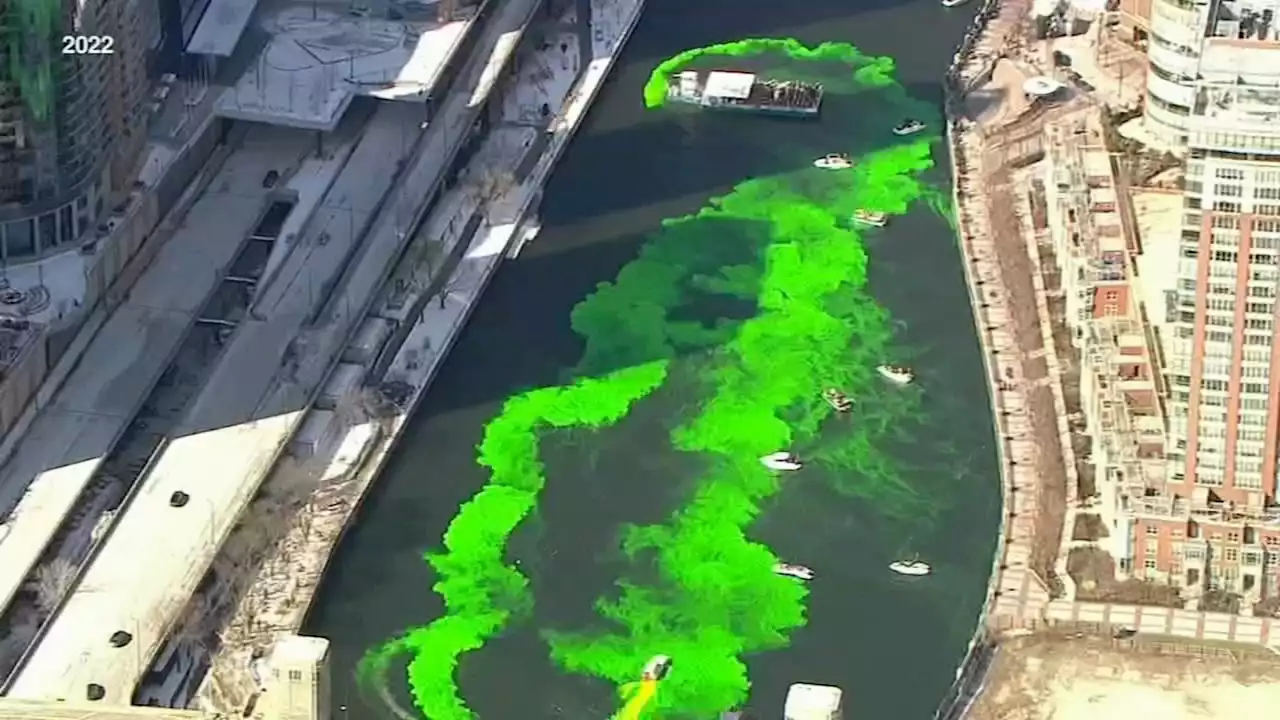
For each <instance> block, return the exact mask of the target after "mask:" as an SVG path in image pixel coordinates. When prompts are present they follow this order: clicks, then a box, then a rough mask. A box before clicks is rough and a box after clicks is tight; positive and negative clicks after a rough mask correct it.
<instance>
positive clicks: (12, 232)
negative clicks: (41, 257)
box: [5, 218, 36, 260]
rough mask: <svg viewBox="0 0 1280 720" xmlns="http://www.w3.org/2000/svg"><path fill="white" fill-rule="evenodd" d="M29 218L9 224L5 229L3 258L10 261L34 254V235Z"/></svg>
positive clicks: (31, 221)
mask: <svg viewBox="0 0 1280 720" xmlns="http://www.w3.org/2000/svg"><path fill="white" fill-rule="evenodd" d="M33 223H34V221H33V220H32V219H31V218H26V219H24V220H18V221H16V222H11V223H9V224H8V225H7V226H6V227H5V230H6V238H5V246H6V247H5V253H6V254H5V257H7V258H9V259H10V260H12V259H14V258H19V257H25V256H27V255H34V254H35V253H36V233H35V230H34V229H33V228H32V227H31V226H32V224H33Z"/></svg>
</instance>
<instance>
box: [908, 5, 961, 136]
mask: <svg viewBox="0 0 1280 720" xmlns="http://www.w3.org/2000/svg"><path fill="white" fill-rule="evenodd" d="M961 1H962V2H963V0H961ZM926 127H928V126H927V125H925V124H924V123H922V122H920V121H919V120H913V119H911V118H908V119H906V120H903V121H902V122H900V123H898V126H897V127H895V128H894V129H893V134H894V135H915V134H916V133H918V132H920V131H921V130H923V129H925V128H926Z"/></svg>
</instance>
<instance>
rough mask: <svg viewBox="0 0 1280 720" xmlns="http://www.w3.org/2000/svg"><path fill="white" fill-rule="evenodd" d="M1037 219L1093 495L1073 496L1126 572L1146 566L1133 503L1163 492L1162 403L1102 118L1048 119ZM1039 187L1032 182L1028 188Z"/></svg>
mask: <svg viewBox="0 0 1280 720" xmlns="http://www.w3.org/2000/svg"><path fill="white" fill-rule="evenodd" d="M1045 144H1046V153H1045V155H1046V160H1047V163H1046V174H1045V177H1044V179H1043V181H1039V180H1037V181H1036V182H1037V183H1042V186H1043V192H1044V198H1045V206H1046V208H1045V217H1044V219H1043V222H1042V223H1040V224H1042V225H1043V226H1044V230H1043V232H1045V233H1046V234H1047V235H1048V236H1049V239H1050V241H1051V245H1052V247H1053V259H1054V261H1055V262H1056V264H1057V269H1058V272H1059V276H1060V277H1061V293H1062V299H1063V305H1064V309H1065V320H1066V323H1067V326H1068V327H1069V329H1070V331H1071V343H1072V349H1073V350H1074V351H1075V353H1076V355H1075V357H1074V358H1071V359H1070V361H1069V363H1068V365H1069V366H1071V367H1076V368H1078V369H1079V370H1078V375H1079V379H1078V388H1079V399H1080V408H1079V410H1078V411H1077V412H1078V414H1079V418H1078V419H1079V420H1081V421H1083V422H1082V424H1083V427H1084V432H1085V433H1086V434H1087V436H1088V438H1089V449H1088V452H1087V456H1086V457H1085V458H1083V463H1082V465H1081V466H1080V467H1079V468H1078V470H1079V475H1080V481H1081V484H1082V485H1089V486H1092V487H1093V488H1094V495H1093V497H1091V498H1088V499H1086V500H1085V501H1083V502H1082V506H1083V509H1085V510H1086V511H1087V512H1090V513H1096V514H1097V516H1098V517H1099V518H1100V519H1101V520H1102V522H1103V524H1104V527H1105V528H1106V531H1107V533H1106V537H1105V538H1100V539H1099V542H1100V543H1101V544H1103V546H1104V548H1105V549H1106V550H1107V551H1108V552H1109V553H1110V554H1111V556H1112V557H1113V558H1115V559H1116V561H1117V566H1118V568H1119V570H1120V571H1121V572H1122V573H1125V574H1139V575H1140V574H1142V573H1143V572H1144V571H1146V570H1148V569H1150V570H1152V571H1154V570H1155V567H1154V565H1153V564H1152V563H1151V562H1149V561H1147V560H1146V558H1145V556H1143V555H1142V553H1143V552H1145V550H1142V549H1138V548H1135V543H1134V537H1135V536H1134V509H1135V506H1137V505H1139V504H1140V503H1141V501H1142V500H1144V499H1145V498H1147V497H1150V496H1151V495H1152V494H1154V493H1160V492H1162V491H1163V488H1164V486H1165V481H1166V477H1167V476H1166V471H1167V463H1166V460H1165V445H1166V436H1165V432H1166V431H1165V428H1166V422H1165V408H1164V404H1163V402H1162V400H1163V395H1164V390H1163V387H1162V382H1161V377H1160V372H1159V365H1158V363H1157V362H1156V359H1155V357H1156V353H1155V352H1154V350H1155V345H1156V343H1155V338H1154V336H1153V335H1151V334H1150V333H1149V332H1148V331H1147V328H1148V325H1147V324H1146V323H1145V322H1144V321H1143V317H1142V311H1141V307H1140V306H1141V303H1140V301H1139V300H1138V296H1139V291H1138V287H1137V275H1136V272H1135V247H1134V246H1133V245H1132V244H1131V243H1130V238H1129V237H1128V235H1127V234H1126V230H1125V227H1124V222H1123V217H1122V213H1121V207H1120V204H1119V197H1118V193H1117V181H1116V172H1115V168H1114V167H1113V165H1112V158H1111V153H1110V151H1108V149H1107V147H1106V143H1105V140H1104V139H1103V130H1102V125H1101V118H1100V116H1098V115H1096V114H1089V115H1087V116H1085V117H1083V118H1080V119H1078V120H1077V121H1076V122H1075V123H1073V124H1070V125H1065V126H1064V125H1051V126H1050V127H1049V128H1048V129H1047V137H1046V142H1045ZM1036 190H1039V188H1036Z"/></svg>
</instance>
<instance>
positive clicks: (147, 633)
mask: <svg viewBox="0 0 1280 720" xmlns="http://www.w3.org/2000/svg"><path fill="white" fill-rule="evenodd" d="M536 7H537V5H536V4H535V2H534V1H533V0H517V1H515V2H506V3H503V4H502V5H501V6H500V7H499V8H498V10H497V11H496V12H495V13H494V17H493V18H492V20H491V21H490V22H489V23H488V24H487V25H486V27H485V28H484V34H483V37H482V39H481V40H480V41H479V43H478V47H477V51H476V55H475V56H474V57H473V58H472V60H471V61H469V63H468V66H467V69H465V70H464V71H463V73H462V78H460V79H459V81H458V82H457V84H456V85H454V86H453V87H452V88H451V90H450V92H449V93H448V95H447V96H446V98H445V100H444V102H443V103H442V106H441V109H440V113H439V116H438V117H437V119H436V121H435V122H433V123H431V124H429V125H428V126H427V127H426V131H425V133H423V132H422V126H421V123H420V115H419V113H418V108H416V107H415V106H413V105H410V104H405V103H381V104H378V106H377V108H376V110H375V113H374V116H373V118H372V119H371V120H370V121H369V127H368V128H367V129H366V131H365V133H364V135H363V136H362V139H361V141H360V143H359V145H357V147H356V148H355V150H354V151H353V153H352V155H351V158H350V159H349V160H348V161H347V164H346V166H345V167H344V168H343V170H342V172H341V174H340V175H339V177H338V178H337V179H336V180H335V182H334V184H333V186H332V187H331V188H330V190H329V192H328V193H327V194H326V197H325V200H324V201H323V202H322V203H321V207H320V208H319V209H318V210H317V211H316V213H315V215H314V216H313V217H312V219H311V222H310V223H308V224H307V226H306V227H305V229H304V230H303V234H302V236H300V237H299V238H298V239H297V241H296V244H295V250H294V251H293V252H291V253H289V255H288V256H287V257H286V258H285V259H284V262H283V264H282V267H281V270H280V271H279V272H277V273H276V276H275V277H276V280H274V281H272V282H269V283H268V284H267V285H266V286H265V287H262V288H260V289H259V296H258V297H257V298H256V299H255V302H254V306H253V307H254V313H253V314H252V315H250V316H249V317H248V318H246V319H245V320H244V321H242V323H241V324H240V326H239V328H238V330H237V331H236V333H235V334H234V335H233V336H232V338H231V339H230V341H229V342H228V343H227V345H226V346H225V348H224V349H223V350H222V354H221V355H220V357H219V358H218V361H217V364H216V365H215V366H214V367H213V368H212V369H211V370H210V371H209V373H208V374H207V375H206V376H205V377H206V379H205V384H204V386H203V387H202V388H200V390H199V391H198V394H197V395H196V396H195V397H194V398H193V400H192V401H191V402H190V404H189V405H188V406H187V408H186V416H185V418H184V420H183V422H182V425H181V427H180V428H179V429H178V430H177V431H176V432H174V433H173V434H172V437H174V438H175V439H173V440H172V441H170V442H169V443H168V445H167V446H166V447H165V448H164V450H163V451H162V454H161V455H160V456H159V459H158V461H157V462H156V463H155V464H154V466H152V467H151V469H150V471H149V472H148V473H147V474H146V475H145V476H144V477H142V478H140V479H139V480H138V482H139V483H141V485H140V486H139V489H138V491H137V495H136V497H135V498H134V499H133V501H132V504H131V505H129V507H128V508H127V509H126V510H125V511H124V512H122V513H121V515H120V516H119V518H118V519H117V520H116V523H115V525H114V527H113V529H112V531H111V533H110V534H109V535H108V536H107V537H106V540H105V541H104V542H103V545H102V547H101V550H100V552H99V553H98V555H97V556H96V558H95V559H94V561H93V562H92V564H91V565H90V566H89V568H88V569H87V570H86V571H85V573H84V574H83V576H82V580H81V582H80V584H79V586H78V587H76V588H75V590H74V592H73V593H72V594H71V597H70V598H68V599H67V601H66V602H65V603H64V605H63V607H62V609H61V611H60V612H59V613H58V615H57V616H56V617H55V619H54V622H53V623H52V625H51V626H50V629H49V631H48V632H47V634H46V635H45V639H44V641H43V642H42V643H41V644H40V645H39V646H38V648H37V649H36V651H35V652H34V653H33V654H32V655H31V657H30V659H29V661H28V662H27V664H26V665H25V667H23V668H22V669H21V672H20V673H19V674H18V677H17V679H16V681H15V682H14V683H13V685H12V687H11V689H10V694H11V695H14V696H19V697H28V698H41V697H50V696H57V695H59V694H64V693H76V692H79V688H83V687H84V686H85V685H86V684H87V683H91V682H93V683H98V684H100V685H102V686H103V687H104V689H105V690H106V699H107V700H108V701H111V702H122V701H128V699H129V698H130V697H131V696H132V694H133V691H134V689H135V687H136V685H137V683H138V680H139V679H140V678H141V677H142V676H143V674H144V673H145V672H146V671H147V669H148V667H149V665H150V662H151V659H152V658H153V656H154V655H155V653H156V651H157V649H158V648H159V647H160V645H161V644H162V643H163V641H164V640H165V638H166V637H167V636H168V633H169V632H170V630H171V629H172V626H173V624H174V623H175V622H176V619H177V616H178V614H179V613H180V612H181V610H182V608H184V607H185V605H186V603H187V602H188V600H189V597H190V595H191V593H192V592H193V591H194V590H195V588H196V586H197V584H198V583H199V581H200V579H201V577H202V576H203V574H204V572H205V571H206V570H207V568H208V564H209V562H210V561H211V559H212V555H213V554H214V552H215V551H216V548H217V546H219V545H220V544H221V543H222V541H223V539H224V538H225V537H226V536H227V534H228V533H229V532H230V530H231V528H232V526H234V525H235V523H236V521H237V519H238V518H239V515H240V513H241V512H242V511H243V508H244V507H245V505H246V504H247V503H248V501H249V499H250V498H251V497H252V495H253V494H254V493H255V492H256V491H257V489H258V486H259V484H260V483H261V481H262V479H263V477H264V476H265V475H266V474H267V472H269V470H270V468H271V466H272V465H273V464H274V463H275V460H276V458H277V457H278V456H279V454H280V452H281V451H282V450H283V448H284V446H285V444H286V443H287V441H288V439H289V438H290V436H291V435H292V434H293V433H294V431H295V430H296V428H297V426H298V424H299V421H300V418H301V416H302V415H303V408H305V406H306V405H307V403H308V402H309V399H310V398H311V397H312V396H313V394H314V392H315V391H316V390H317V389H318V386H319V385H320V384H321V383H322V382H323V381H324V380H325V377H326V375H327V374H328V370H329V367H330V362H329V361H330V359H331V358H332V357H334V356H335V355H336V354H337V352H338V351H339V350H340V348H341V346H342V345H343V344H345V343H346V342H347V337H348V330H349V327H350V325H349V323H354V322H356V321H357V320H358V319H359V318H358V317H357V316H356V315H355V314H356V313H362V312H363V308H364V307H365V305H366V300H367V298H369V297H371V296H372V295H373V293H374V292H375V291H376V290H377V288H378V286H380V285H381V284H382V282H383V279H384V274H385V268H386V267H387V266H388V265H389V264H390V263H391V261H392V260H393V259H394V257H395V255H396V253H397V252H398V249H399V248H400V243H401V241H402V240H403V238H404V231H403V230H402V223H404V222H405V221H406V219H408V218H411V217H412V216H413V215H414V213H415V212H416V210H417V209H418V208H421V207H422V205H421V203H422V199H423V198H425V197H428V196H429V195H430V194H431V192H432V189H433V188H434V187H437V185H436V183H437V182H438V181H439V180H440V179H441V177H442V176H443V173H444V170H445V167H446V166H447V165H448V162H447V159H448V158H447V157H446V156H444V153H446V152H448V151H449V149H450V148H456V147H458V146H459V145H460V144H461V143H462V142H463V140H464V139H465V137H466V136H467V134H468V133H469V132H470V129H471V124H472V123H471V122H466V121H464V120H465V119H467V118H470V119H471V120H474V118H475V115H474V114H475V113H477V112H478V108H479V104H480V103H479V102H477V99H476V98H474V97H473V94H474V93H475V90H476V87H477V86H480V85H482V84H483V82H484V79H485V78H486V77H489V76H490V75H491V73H487V72H486V69H487V68H489V67H490V66H491V65H492V63H493V62H500V63H501V64H505V63H506V62H507V61H508V60H509V59H510V54H509V51H510V48H509V47H508V46H507V44H504V43H502V42H501V40H500V39H501V38H502V37H503V36H509V35H510V34H511V33H513V32H516V33H523V32H524V29H525V27H526V26H527V25H528V23H529V22H530V20H531V19H532V16H533V14H534V10H535V9H536ZM504 53H507V54H504ZM483 99H484V98H483V97H481V98H479V99H478V100H479V101H483ZM464 113H465V114H464ZM271 129H272V130H276V131H277V132H280V131H279V130H278V129H276V128H271ZM418 134H421V140H419V137H418ZM406 155H407V156H408V157H407V158H406V157H405V156H406ZM402 158H405V159H406V160H407V162H405V163H404V165H403V171H402V172H401V173H398V174H397V173H392V172H389V171H388V168H394V167H395V166H396V165H398V164H399V163H400V160H401V159H402ZM397 175H398V177H397ZM259 177H261V176H259ZM393 182H395V183H397V185H398V188H397V189H395V190H394V191H391V190H392V188H391V184H392V183H393ZM389 191H391V192H389ZM384 196H385V197H386V199H387V201H386V202H385V204H384V203H382V202H380V200H381V199H382V198H383V197H384ZM366 221H368V222H366ZM366 225H367V226H368V228H367V231H366ZM321 236H324V237H325V238H326V239H325V240H324V241H321ZM355 243H361V247H362V251H361V253H360V254H358V255H356V256H355V257H356V260H355V261H354V262H351V255H349V253H348V250H350V249H352V248H353V246H354V244H355ZM348 266H349V268H350V270H349V272H348V271H346V270H344V268H346V267H348ZM329 283H333V286H334V288H335V289H334V292H333V295H332V296H331V297H327V298H326V296H325V294H324V293H323V288H324V287H325V286H326V285H327V284H329ZM322 304H325V305H328V306H329V309H328V311H327V314H326V315H325V317H326V320H327V321H326V322H322V323H318V324H317V325H315V326H313V327H312V328H311V329H310V330H308V331H307V332H306V334H305V336H302V335H303V333H302V325H303V323H304V322H305V321H306V319H307V317H308V316H310V315H311V314H312V313H313V312H314V311H315V310H316V308H317V306H318V305H322ZM295 339H298V341H297V342H295ZM304 345H305V348H303V346H304ZM302 349H305V351H299V352H291V351H294V350H302ZM286 354H289V355H290V359H286V358H285V356H286ZM282 366H288V367H287V368H285V367H282ZM176 491H183V492H185V493H189V495H190V502H189V503H188V504H186V505H184V506H182V507H171V506H170V504H169V500H170V498H171V497H172V494H173V493H174V492H176ZM156 537H163V538H165V543H166V547H165V550H166V552H165V555H166V556H167V557H168V558H169V559H170V561H168V562H159V561H156V562H141V561H140V560H139V558H153V557H154V552H152V550H153V548H154V544H155V538H156ZM162 559H163V558H162ZM117 630H126V631H128V632H131V633H132V634H133V636H134V640H133V642H132V643H130V644H129V645H128V646H127V647H126V648H123V649H118V648H114V647H112V646H111V645H110V643H109V642H108V639H109V638H110V636H111V633H112V632H115V631H117Z"/></svg>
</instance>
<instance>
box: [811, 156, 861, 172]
mask: <svg viewBox="0 0 1280 720" xmlns="http://www.w3.org/2000/svg"><path fill="white" fill-rule="evenodd" d="M813 166H814V167H816V168H822V169H823V170H848V169H849V168H851V167H853V161H852V160H850V159H849V156H848V155H844V154H837V153H832V154H830V155H824V156H823V157H820V158H818V159H817V160H814V161H813Z"/></svg>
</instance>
